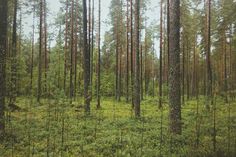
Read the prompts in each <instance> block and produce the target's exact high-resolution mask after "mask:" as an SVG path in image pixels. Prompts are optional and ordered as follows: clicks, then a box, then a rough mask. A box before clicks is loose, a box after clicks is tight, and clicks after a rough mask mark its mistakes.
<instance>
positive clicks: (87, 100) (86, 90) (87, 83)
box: [83, 0, 91, 114]
mask: <svg viewBox="0 0 236 157" xmlns="http://www.w3.org/2000/svg"><path fill="white" fill-rule="evenodd" d="M83 30H84V34H83V35H84V41H83V42H84V44H83V48H84V105H85V113H86V114H90V100H91V96H90V92H89V86H90V52H89V49H88V43H87V41H88V39H87V4H86V0H83Z"/></svg>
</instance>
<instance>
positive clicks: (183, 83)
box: [182, 36, 185, 104]
mask: <svg viewBox="0 0 236 157" xmlns="http://www.w3.org/2000/svg"><path fill="white" fill-rule="evenodd" d="M182 38H183V41H182V44H183V50H182V51H183V58H182V60H183V65H182V104H184V101H185V97H184V94H185V41H184V36H183V37H182Z"/></svg>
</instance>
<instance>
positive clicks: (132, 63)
mask: <svg viewBox="0 0 236 157" xmlns="http://www.w3.org/2000/svg"><path fill="white" fill-rule="evenodd" d="M133 51H134V48H133V0H130V68H131V69H130V71H131V93H132V108H134V60H133V58H134V52H133Z"/></svg>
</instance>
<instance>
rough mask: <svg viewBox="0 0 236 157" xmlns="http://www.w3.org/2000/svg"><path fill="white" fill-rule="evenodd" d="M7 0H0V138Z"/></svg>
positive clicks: (0, 134) (3, 94) (4, 86)
mask: <svg viewBox="0 0 236 157" xmlns="http://www.w3.org/2000/svg"><path fill="white" fill-rule="evenodd" d="M7 3H8V0H1V1H0V15H1V16H0V32H1V34H0V74H1V75H0V87H1V88H0V140H1V139H2V138H3V137H2V135H3V134H2V133H3V132H4V129H5V123H4V111H5V97H6V80H5V79H6V52H7V17H8V15H7V11H8V9H7V8H8V7H7V6H8V4H7Z"/></svg>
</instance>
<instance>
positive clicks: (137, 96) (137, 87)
mask: <svg viewBox="0 0 236 157" xmlns="http://www.w3.org/2000/svg"><path fill="white" fill-rule="evenodd" d="M139 18H140V0H136V1H135V32H136V34H135V37H136V41H135V47H136V58H135V88H134V90H135V91H134V94H135V97H134V107H135V117H140V61H139V57H140V56H139V38H140V35H139V34H140V31H139V21H140V19H139Z"/></svg>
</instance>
